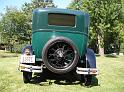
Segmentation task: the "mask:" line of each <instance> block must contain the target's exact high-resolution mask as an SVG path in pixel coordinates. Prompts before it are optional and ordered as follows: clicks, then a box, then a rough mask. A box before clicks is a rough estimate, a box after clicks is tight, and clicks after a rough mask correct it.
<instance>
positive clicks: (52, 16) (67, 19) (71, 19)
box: [48, 13, 75, 27]
mask: <svg viewBox="0 0 124 92" xmlns="http://www.w3.org/2000/svg"><path fill="white" fill-rule="evenodd" d="M48 24H49V25H58V26H71V27H74V26H75V15H72V14H59V13H49V14H48Z"/></svg>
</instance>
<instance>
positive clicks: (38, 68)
mask: <svg viewBox="0 0 124 92" xmlns="http://www.w3.org/2000/svg"><path fill="white" fill-rule="evenodd" d="M18 69H19V71H21V72H23V71H26V72H35V73H42V72H43V69H42V66H33V65H26V64H19V67H18Z"/></svg>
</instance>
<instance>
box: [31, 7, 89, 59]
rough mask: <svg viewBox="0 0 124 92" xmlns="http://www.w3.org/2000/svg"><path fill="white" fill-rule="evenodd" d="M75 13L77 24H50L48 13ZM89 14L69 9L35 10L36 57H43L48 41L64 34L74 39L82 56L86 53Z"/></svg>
mask: <svg viewBox="0 0 124 92" xmlns="http://www.w3.org/2000/svg"><path fill="white" fill-rule="evenodd" d="M49 13H59V14H72V15H75V26H74V27H71V26H57V25H49V24H48V14H49ZM88 27H89V15H88V14H87V13H83V12H81V11H77V10H67V9H54V8H52V9H51V8H48V9H42V8H38V9H35V10H34V11H33V22H32V47H33V50H34V54H35V55H36V58H41V57H42V49H43V47H44V45H45V44H46V42H47V41H48V40H50V39H52V38H54V37H58V36H63V37H67V38H69V39H70V40H72V41H73V43H74V44H75V46H76V47H77V50H78V52H79V55H80V57H81V56H82V55H84V54H85V53H86V48H87V41H88Z"/></svg>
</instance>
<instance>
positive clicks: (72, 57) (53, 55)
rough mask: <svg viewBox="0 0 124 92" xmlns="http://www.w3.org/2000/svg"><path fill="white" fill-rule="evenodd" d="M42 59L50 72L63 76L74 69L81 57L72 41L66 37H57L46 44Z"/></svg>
mask: <svg viewBox="0 0 124 92" xmlns="http://www.w3.org/2000/svg"><path fill="white" fill-rule="evenodd" d="M42 58H43V62H44V64H45V66H46V67H47V68H48V69H49V70H50V71H52V72H54V73H58V74H62V73H67V72H69V71H71V70H72V69H74V67H75V66H76V65H77V62H78V58H79V57H78V53H77V50H76V47H75V45H74V44H73V42H72V41H71V40H69V39H67V38H65V37H57V38H54V39H51V40H49V41H48V42H47V43H46V45H45V46H44V48H43V52H42Z"/></svg>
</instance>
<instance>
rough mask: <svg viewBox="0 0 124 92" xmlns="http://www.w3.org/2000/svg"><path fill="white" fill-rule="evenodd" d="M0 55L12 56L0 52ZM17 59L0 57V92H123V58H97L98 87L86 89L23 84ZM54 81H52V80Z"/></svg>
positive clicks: (71, 86) (45, 84)
mask: <svg viewBox="0 0 124 92" xmlns="http://www.w3.org/2000/svg"><path fill="white" fill-rule="evenodd" d="M0 55H14V54H11V53H8V52H6V53H5V52H4V51H0ZM18 60H19V57H6V58H2V57H0V92H123V90H124V56H118V57H117V58H111V57H97V68H98V69H99V71H100V74H99V75H98V76H97V78H98V84H99V85H98V86H93V87H91V88H86V87H83V86H81V85H80V84H73V85H64V84H63V85H59V84H55V83H52V84H51V85H49V82H45V83H42V84H44V85H39V84H24V83H23V81H22V73H21V72H19V71H18V69H17V66H18ZM52 81H54V80H52Z"/></svg>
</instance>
